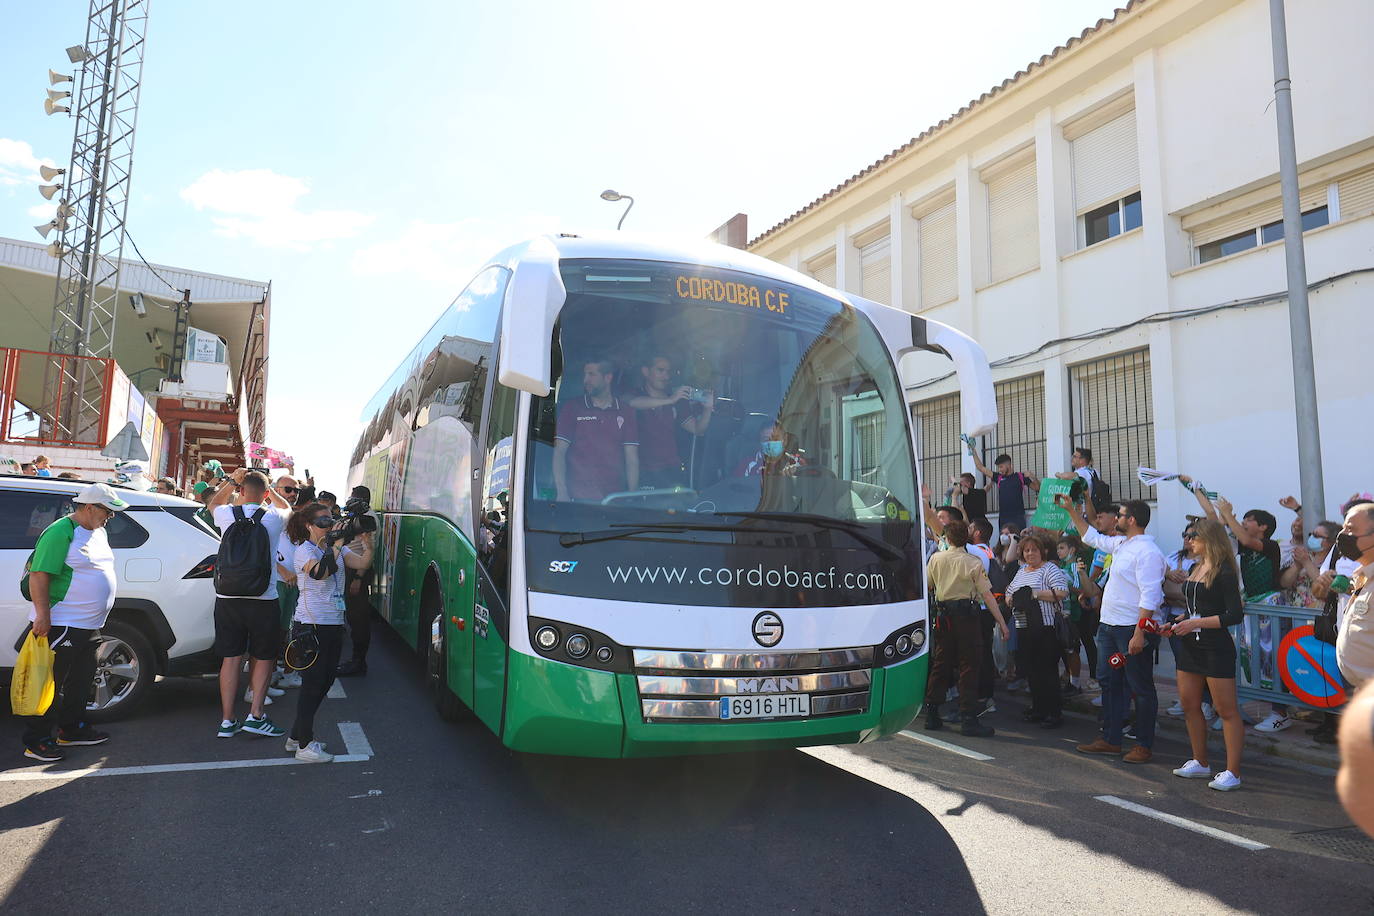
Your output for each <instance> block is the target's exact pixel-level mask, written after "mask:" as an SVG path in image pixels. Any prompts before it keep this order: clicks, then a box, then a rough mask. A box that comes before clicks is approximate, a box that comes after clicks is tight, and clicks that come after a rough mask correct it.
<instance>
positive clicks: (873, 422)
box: [851, 405, 887, 483]
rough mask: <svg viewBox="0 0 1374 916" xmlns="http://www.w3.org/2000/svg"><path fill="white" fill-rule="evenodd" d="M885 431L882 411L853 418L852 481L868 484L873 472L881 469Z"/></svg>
mask: <svg viewBox="0 0 1374 916" xmlns="http://www.w3.org/2000/svg"><path fill="white" fill-rule="evenodd" d="M879 406H881V405H879ZM886 431H887V414H885V413H883V411H882V410H876V411H874V412H873V413H867V414H864V415H863V416H860V417H855V418H854V421H853V435H854V448H853V449H852V450H851V454H853V456H854V478H853V479H854V480H858V481H861V482H863V483H869V482H871V481H870V480H869V478H870V477H871V476H872V475H873V472H874V471H876V470H878V469H879V468H880V467H882V448H883V433H885V432H886Z"/></svg>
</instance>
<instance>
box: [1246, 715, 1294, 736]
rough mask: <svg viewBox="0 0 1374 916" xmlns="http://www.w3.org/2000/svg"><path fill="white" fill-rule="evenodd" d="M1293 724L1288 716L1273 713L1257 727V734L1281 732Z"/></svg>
mask: <svg viewBox="0 0 1374 916" xmlns="http://www.w3.org/2000/svg"><path fill="white" fill-rule="evenodd" d="M1292 724H1293V720H1292V719H1290V718H1288V717H1287V716H1281V715H1279V714H1278V713H1276V712H1271V713H1270V714H1269V715H1267V716H1265V718H1264V721H1263V722H1261V723H1259V724H1258V725H1256V726H1255V731H1257V732H1270V733H1273V732H1281V731H1283V730H1284V729H1285V728H1287V727H1288V726H1290V725H1292Z"/></svg>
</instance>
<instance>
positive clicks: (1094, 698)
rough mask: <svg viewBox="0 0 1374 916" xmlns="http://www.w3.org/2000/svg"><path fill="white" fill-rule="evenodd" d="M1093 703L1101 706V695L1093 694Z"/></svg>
mask: <svg viewBox="0 0 1374 916" xmlns="http://www.w3.org/2000/svg"><path fill="white" fill-rule="evenodd" d="M1093 705H1094V706H1101V705H1102V697H1101V696H1095V697H1093Z"/></svg>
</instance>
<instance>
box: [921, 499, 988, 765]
mask: <svg viewBox="0 0 1374 916" xmlns="http://www.w3.org/2000/svg"><path fill="white" fill-rule="evenodd" d="M944 537H945V539H946V540H947V541H948V542H949V546H950V549H949V550H941V551H939V552H937V553H936V554H935V555H934V556H932V557H931V558H930V562H929V563H928V564H927V566H926V580H927V581H928V582H929V583H930V590H931V603H930V607H931V611H932V617H933V619H934V620H935V629H936V631H937V638H936V640H935V649H934V656H935V657H934V660H933V662H932V665H931V671H930V683H929V685H928V687H927V699H926V728H927V729H937V728H941V727H943V726H944V722H943V721H942V720H941V718H940V712H939V710H940V705H939V702H940V700H941V699H942V698H943V697H944V695H945V691H946V690H948V689H949V682H950V679H951V678H952V676H953V673H954V666H955V663H956V662H957V663H958V666H959V714H960V718H961V720H962V724H961V726H960V731H961V733H962V734H964V735H968V736H971V737H975V738H987V737H991V736H992V734H993V729H992V728H991V727H990V726H987V725H983V724H982V723H981V722H979V721H978V713H979V703H978V666H979V664H980V663H981V661H982V658H983V633H982V628H981V627H980V626H979V619H978V618H979V607H980V605H979V599H982V603H983V604H984V605H986V606H987V608H988V610H989V611H991V612H992V615H993V617H994V618H996V621H997V629H998V631H999V632H1000V633H1001V634H1002V638H1003V639H1006V638H1007V624H1006V621H1005V620H1004V619H1003V618H1002V611H1001V609H1000V608H999V607H998V605H997V599H996V598H994V597H993V595H992V583H990V582H989V581H988V574H987V573H986V572H985V571H984V570H983V563H982V561H981V560H979V559H978V558H977V557H975V556H973V555H972V554H970V553H968V552H967V551H966V550H964V546H965V545H966V544H968V525H967V524H965V523H964V522H961V521H959V520H957V519H952V520H950V521H949V522H948V523H947V524H945V526H944Z"/></svg>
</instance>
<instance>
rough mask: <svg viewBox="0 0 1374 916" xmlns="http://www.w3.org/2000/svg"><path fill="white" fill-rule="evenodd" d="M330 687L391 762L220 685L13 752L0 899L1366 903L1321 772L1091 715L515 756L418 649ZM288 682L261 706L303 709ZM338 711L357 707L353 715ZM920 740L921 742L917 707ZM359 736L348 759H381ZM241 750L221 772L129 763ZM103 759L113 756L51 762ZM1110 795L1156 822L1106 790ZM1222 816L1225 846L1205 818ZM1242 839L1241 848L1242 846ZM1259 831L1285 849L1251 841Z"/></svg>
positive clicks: (1121, 907)
mask: <svg viewBox="0 0 1374 916" xmlns="http://www.w3.org/2000/svg"><path fill="white" fill-rule="evenodd" d="M343 684H344V690H345V692H346V694H347V696H346V697H343V698H337V699H330V700H328V701H326V703H325V705H324V707H323V709H322V710H321V712H320V715H319V717H318V718H317V733H318V735H319V736H320V737H321V738H322V739H324V740H326V741H328V742H329V744H330V750H333V751H344V750H345V748H344V747H343V746H342V745H343V740H342V737H341V733H340V730H339V727H338V723H340V722H353V723H357V724H358V725H359V726H360V727H361V730H362V735H363V736H364V737H365V739H366V742H367V744H369V745H370V748H371V750H372V751H373V752H374V754H375V756H371V757H369V758H365V759H360V760H357V761H356V762H350V763H337V762H336V763H333V764H329V765H310V766H307V765H295V764H291V765H284V766H277V765H269V766H258V765H255V766H242V765H241V764H242V763H243V762H246V761H265V760H284V759H287V755H285V754H284V753H282V752H281V743H280V741H279V740H274V739H265V738H254V737H250V736H248V735H242V734H241V735H238V736H236V737H235V738H233V739H230V740H219V739H216V738H215V737H214V728H215V725H216V724H217V718H218V713H217V710H216V702H215V693H216V685H215V683H214V682H213V681H190V680H169V681H165V682H162V683H160V684H159V685H158V686H157V688H156V690H155V693H154V694H153V696H152V698H151V700H150V702H149V703H148V704H147V705H145V707H144V708H143V710H142V711H141V713H140V714H139V715H138V716H137V717H136V718H135V719H132V720H130V721H128V722H122V723H116V724H114V725H111V726H109V728H108V730H109V731H111V733H112V734H113V735H114V736H115V737H114V740H112V741H111V742H110V743H108V744H106V745H104V746H102V747H97V748H87V749H73V751H72V753H71V754H70V755H69V757H68V760H67V761H65V762H64V763H62V764H60V765H54V766H47V767H45V766H28V765H27V764H29V763H31V761H26V760H24V759H23V758H22V757H21V756H19V755H18V753H17V751H18V746H19V745H18V725H17V723H15V722H14V721H13V720H6V721H4V722H3V723H0V747H8V748H12V749H14V750H15V753H14V755H13V756H12V757H7V758H5V762H6V763H12V767H11V768H10V769H6V770H3V771H0V849H2V850H3V855H0V909H3V910H4V911H8V912H16V913H26V914H29V913H70V912H89V911H91V910H97V909H98V910H101V911H104V912H110V913H134V912H138V913H149V912H186V911H192V910H194V911H196V912H201V913H217V912H231V911H238V912H242V911H244V910H245V909H255V910H256V909H265V908H273V909H280V910H283V911H288V912H289V911H304V910H307V909H308V910H312V911H333V912H342V913H353V912H372V913H376V912H388V913H389V912H449V911H481V912H484V913H485V912H530V911H534V910H542V911H553V912H587V911H589V910H592V911H616V912H620V911H640V912H643V911H655V912H695V911H701V912H726V911H731V912H743V911H755V912H804V913H805V912H817V913H835V912H843V911H856V910H862V911H869V912H898V911H900V912H904V913H908V912H917V913H919V912H933V913H934V912H938V913H998V914H1001V913H1008V914H1011V913H1044V912H1046V911H1050V910H1057V911H1060V912H1065V913H1072V912H1093V911H1103V910H1107V911H1113V912H1120V913H1149V914H1160V913H1185V912H1186V913H1219V912H1233V911H1242V912H1256V913H1283V914H1285V916H1289V914H1292V913H1305V912H1321V913H1322V914H1323V916H1327V914H1344V913H1352V914H1353V913H1362V914H1363V913H1370V912H1374V864H1370V863H1371V861H1374V855H1371V853H1374V843H1369V842H1366V841H1363V840H1361V839H1360V838H1359V836H1358V832H1357V831H1355V830H1354V829H1353V828H1350V827H1349V823H1350V822H1349V820H1348V819H1347V818H1346V817H1345V815H1344V813H1343V812H1342V811H1341V809H1340V806H1339V804H1338V803H1337V802H1336V799H1335V795H1334V792H1333V790H1332V787H1331V774H1330V773H1329V772H1323V771H1317V770H1315V769H1313V768H1299V767H1295V766H1293V765H1290V764H1284V765H1280V763H1279V762H1276V761H1272V760H1258V759H1257V760H1252V761H1247V766H1246V769H1245V771H1244V774H1243V775H1244V778H1245V783H1246V785H1245V788H1244V789H1243V790H1241V791H1239V792H1234V793H1229V794H1227V793H1219V792H1214V791H1211V790H1209V789H1208V788H1207V787H1206V784H1205V783H1204V782H1202V781H1190V780H1181V779H1177V778H1175V777H1173V776H1172V775H1170V772H1169V769H1170V768H1171V767H1172V766H1175V765H1177V763H1181V762H1182V761H1183V760H1184V759H1185V758H1186V757H1187V756H1188V755H1187V753H1186V751H1185V749H1184V748H1183V747H1182V746H1181V745H1178V744H1176V743H1174V742H1172V741H1170V740H1167V739H1162V740H1161V742H1160V744H1159V745H1158V746H1157V748H1156V751H1157V754H1156V761H1157V762H1156V763H1153V764H1150V765H1147V766H1139V767H1132V766H1129V765H1126V764H1122V763H1120V762H1119V761H1116V760H1104V759H1101V758H1086V757H1083V756H1081V755H1078V754H1076V753H1074V752H1073V749H1072V745H1073V744H1074V743H1076V742H1079V741H1083V740H1087V739H1089V738H1090V737H1091V735H1092V734H1093V731H1094V726H1093V723H1092V722H1091V721H1088V720H1086V719H1078V720H1072V721H1071V722H1070V724H1069V725H1068V726H1067V727H1066V728H1065V729H1063V730H1062V731H1058V732H1045V731H1041V730H1040V729H1038V728H1033V727H1031V728H1026V727H1023V726H1022V725H1021V723H1020V721H1019V718H1018V717H1017V716H1016V715H1015V714H1014V711H1015V709H1016V708H1017V707H1016V705H1015V701H1014V700H1012V699H1011V698H999V705H1000V706H1001V707H1002V709H1001V710H999V711H998V712H996V713H993V714H991V716H990V718H991V720H992V723H993V724H994V725H996V726H997V727H998V729H999V734H998V736H997V737H995V738H992V739H965V738H961V737H959V736H958V735H957V733H952V732H950V731H949V730H946V731H942V732H939V733H936V736H937V737H939V738H941V739H942V740H944V741H946V742H947V743H949V744H951V745H954V746H955V747H959V748H962V749H965V750H971V751H973V752H975V753H978V754H982V755H984V756H988V757H991V758H992V759H988V760H975V759H970V758H969V757H966V756H962V755H960V754H959V753H956V752H954V751H952V750H949V749H946V748H941V747H936V746H931V745H929V744H926V743H924V742H922V741H919V740H916V739H912V738H909V737H906V736H894V737H892V738H888V739H885V740H883V741H881V742H878V743H876V744H872V745H866V746H862V747H840V748H815V749H810V750H806V751H785V752H777V753H769V754H747V755H731V756H721V757H701V758H682V759H670V760H647V761H589V760H572V759H565V758H547V757H533V756H528V755H518V754H512V753H510V752H508V751H506V750H505V749H504V748H502V747H501V745H500V744H499V743H498V742H497V740H496V739H495V738H494V737H493V736H492V735H491V734H490V733H488V732H487V731H486V730H485V729H484V728H482V727H481V726H480V725H476V724H459V725H447V724H444V723H442V722H440V721H439V720H438V719H437V717H436V716H435V715H434V713H433V711H432V709H431V707H430V706H429V702H428V698H427V695H426V693H425V690H424V685H423V681H422V678H421V666H420V664H419V662H418V660H416V659H414V658H412V657H410V656H409V655H408V654H407V650H404V649H403V647H402V646H401V645H400V643H399V641H398V640H396V639H394V638H392V637H390V635H389V634H384V635H382V636H381V637H380V639H378V640H377V642H376V644H375V646H374V650H373V657H372V659H371V674H370V675H369V676H368V677H367V678H365V679H351V680H347V681H344V682H343ZM293 707H294V697H293V695H292V694H291V693H290V692H288V694H287V696H285V697H283V698H282V699H281V700H279V701H278V702H277V704H276V705H274V706H273V707H271V708H270V709H269V712H270V713H276V714H277V716H276V717H277V719H278V721H279V722H282V723H285V724H289V720H290V715H289V713H290V711H291V709H292V708H293ZM345 728H346V729H348V728H349V727H348V726H345ZM913 733H915V734H918V735H924V734H925V732H924V731H923V730H922V729H921V728H920V726H919V723H918V724H917V725H916V727H915V728H914V729H913ZM357 737H358V736H357V734H356V732H355V735H354V746H353V747H352V748H349V749H348V750H352V751H354V752H357V751H359V750H362V751H366V750H367V749H366V748H365V747H363V746H362V745H361V744H359V743H358V741H357ZM215 762H231V763H234V764H235V765H234V766H231V767H227V768H221V769H170V770H153V771H148V770H135V771H133V772H128V771H127V769H126V768H138V767H161V766H163V765H167V764H195V763H199V764H203V765H212V764H214V763H215ZM90 767H100V768H105V769H106V770H107V771H113V774H112V775H106V776H94V775H87V776H83V777H80V778H63V779H53V778H47V777H44V776H41V774H44V773H49V772H53V771H71V770H80V769H83V768H90ZM1100 796H1112V797H1114V798H1116V799H1119V800H1120V801H1121V802H1125V803H1131V804H1135V805H1138V806H1141V807H1142V808H1143V809H1144V810H1145V812H1153V813H1155V814H1164V815H1174V816H1176V817H1179V818H1182V819H1184V822H1185V823H1186V824H1187V825H1190V826H1188V827H1185V826H1180V825H1178V824H1177V823H1166V822H1163V821H1161V820H1158V819H1156V818H1155V817H1152V816H1148V814H1147V813H1141V811H1140V810H1138V809H1128V808H1125V807H1120V806H1118V805H1116V804H1111V803H1108V802H1105V801H1101V800H1099V797H1100ZM1199 828H1201V829H1203V830H1206V829H1208V828H1211V829H1213V830H1217V831H1221V832H1223V833H1224V834H1225V835H1226V836H1227V837H1229V838H1218V837H1217V836H1216V835H1208V834H1204V833H1199V832H1196V831H1197V829H1199ZM1238 842H1239V843H1241V844H1246V845H1237V843H1238ZM1256 846H1264V847H1267V848H1259V849H1257V848H1255V847H1256Z"/></svg>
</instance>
